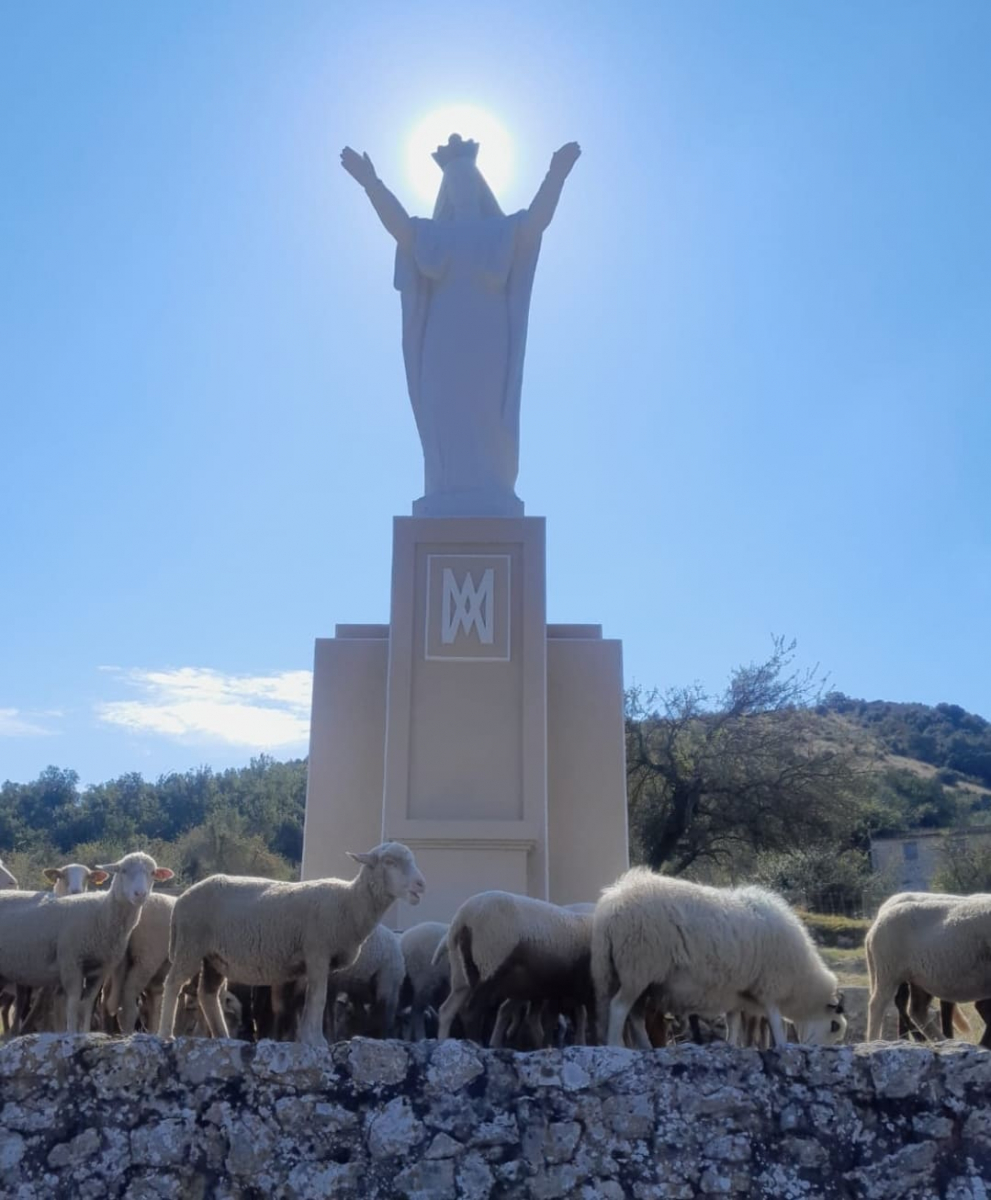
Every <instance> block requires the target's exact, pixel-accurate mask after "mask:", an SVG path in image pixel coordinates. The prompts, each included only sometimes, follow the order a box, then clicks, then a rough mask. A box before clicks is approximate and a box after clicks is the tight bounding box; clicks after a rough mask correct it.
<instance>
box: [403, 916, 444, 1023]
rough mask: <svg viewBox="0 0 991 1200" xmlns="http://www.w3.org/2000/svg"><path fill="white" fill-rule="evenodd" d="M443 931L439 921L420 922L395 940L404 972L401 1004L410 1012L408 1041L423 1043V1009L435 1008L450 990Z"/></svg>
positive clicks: (424, 1020)
mask: <svg viewBox="0 0 991 1200" xmlns="http://www.w3.org/2000/svg"><path fill="white" fill-rule="evenodd" d="M447 929H448V927H447V925H445V924H444V922H443V921H423V922H421V924H419V925H413V926H411V927H410V928H409V929H407V930H406V932H405V933H404V934H403V935H402V937H401V938H400V939H399V947H400V949H401V950H402V952H403V960H404V962H405V972H406V973H405V978H404V979H403V987H402V999H401V1003H402V1005H403V1007H404V1008H409V1010H410V1012H409V1020H408V1024H407V1036H408V1037H409V1039H410V1041H414V1042H419V1041H423V1039H424V1038H425V1037H426V1036H427V1026H426V1014H427V1010H428V1009H434V1010H435V1011H436V1010H437V1009H439V1008H440V1006H441V1004H442V1003H443V1001H444V1000H445V998H446V997H447V993H448V992H449V991H450V990H451V968H450V964H449V962H448V957H447V941H446V938H447ZM439 946H443V950H442V951H441V954H440V957H439V958H438V960H437V962H436V963H435V962H434V954H435V953H436V952H437V948H438V947H439Z"/></svg>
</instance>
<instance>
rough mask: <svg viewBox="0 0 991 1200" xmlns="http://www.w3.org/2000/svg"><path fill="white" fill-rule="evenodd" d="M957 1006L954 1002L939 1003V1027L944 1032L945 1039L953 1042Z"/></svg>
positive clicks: (944, 1001) (941, 1001)
mask: <svg viewBox="0 0 991 1200" xmlns="http://www.w3.org/2000/svg"><path fill="white" fill-rule="evenodd" d="M955 1007H956V1006H955V1005H954V1003H953V1001H952V1000H940V1002H939V1026H940V1029H941V1030H942V1031H943V1037H945V1038H948V1039H949V1040H950V1041H952V1040H953V1010H954V1008H955Z"/></svg>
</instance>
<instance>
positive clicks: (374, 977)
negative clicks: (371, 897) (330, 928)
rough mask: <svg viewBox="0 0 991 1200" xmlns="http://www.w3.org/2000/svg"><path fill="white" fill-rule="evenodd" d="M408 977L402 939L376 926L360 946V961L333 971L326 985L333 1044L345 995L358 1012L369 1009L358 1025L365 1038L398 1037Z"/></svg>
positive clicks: (329, 1031)
mask: <svg viewBox="0 0 991 1200" xmlns="http://www.w3.org/2000/svg"><path fill="white" fill-rule="evenodd" d="M405 974H406V962H405V960H404V959H403V951H402V947H401V946H400V945H399V935H398V934H396V933H393V931H392V930H391V929H387V928H386V927H385V926H384V925H376V926H375V928H374V929H373V930H372V932H371V933H370V934H369V935H368V937H367V938H366V939H365V940H364V942H363V943H362V945H361V950H360V951H359V952H358V957H357V958H356V959H355V960H354V962H353V963H352V964H351V966H349V967H344V968H342V969H341V970H340V971H331V973H330V978H329V980H328V985H327V994H328V996H329V998H330V1002H329V1003H328V1005H327V1012H326V1021H325V1024H326V1025H327V1027H328V1028H327V1032H328V1033H329V1034H330V1040H332V1041H336V1040H337V1037H338V1033H339V1029H338V1023H337V1013H336V1005H335V1003H334V1002H335V1000H336V999H337V997H339V996H340V995H341V994H342V993H343V994H344V995H346V996H347V998H348V1000H349V1001H350V1002H351V1004H352V1005H353V1006H354V1007H355V1008H363V1007H364V1005H366V1004H367V1005H368V1008H369V1011H368V1018H367V1020H364V1021H359V1025H360V1027H361V1031H362V1033H363V1034H364V1035H365V1036H366V1037H381V1038H387V1037H392V1036H393V1035H394V1033H395V1025H396V1013H397V1011H398V1009H399V991H400V988H401V987H402V985H403V977H404V976H405Z"/></svg>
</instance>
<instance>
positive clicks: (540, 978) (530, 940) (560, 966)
mask: <svg viewBox="0 0 991 1200" xmlns="http://www.w3.org/2000/svg"><path fill="white" fill-rule="evenodd" d="M591 931H592V916H591V914H590V913H587V912H572V911H570V910H568V909H566V908H561V907H559V906H558V905H556V904H549V903H547V902H546V901H545V900H537V899H534V898H533V897H530V896H518V895H516V894H514V893H512V892H497V891H492V892H479V893H478V894H477V895H475V896H471V897H470V898H469V899H468V900H466V901H465V902H464V904H462V905H461V907H460V908H459V909H458V911H457V912H456V913H455V914H454V919H453V920H452V921H451V925H450V928H449V929H448V932H447V937H446V939H445V942H444V943H443V944H442V946H438V948H437V950H436V952H435V953H434V958H433V962H434V964H435V965H437V964H439V962H440V959H441V957H442V955H443V947H446V950H447V954H448V957H449V959H450V974H451V991H450V994H449V995H448V997H447V999H446V1000H445V1001H444V1003H443V1004H442V1005H441V1008H440V1014H439V1021H438V1030H437V1037H438V1038H439V1039H440V1040H441V1041H443V1040H444V1039H445V1038H448V1037H450V1034H451V1024H452V1022H453V1021H454V1018H455V1017H456V1016H458V1015H459V1014H460V1013H461V1012H462V1010H463V1009H464V1010H465V1011H466V1015H467V1014H468V1013H469V1012H470V1013H472V1016H473V1017H474V1020H469V1022H467V1023H468V1025H469V1029H471V1030H472V1031H473V1032H477V1031H478V1029H479V1018H480V1017H481V1016H482V1015H484V1012H485V1009H486V1008H487V1007H490V1006H491V1005H492V1004H493V1003H495V1002H496V1001H501V1000H506V999H509V1000H516V1001H531V1002H532V1011H531V1018H530V1022H531V1029H532V1032H533V1035H534V1036H535V1037H536V1036H539V1037H540V1040H541V1041H542V1030H541V1033H540V1034H539V1035H538V1034H537V1023H538V1022H539V1021H540V1019H541V1012H540V1009H539V1006H540V1005H541V1004H544V1003H550V1004H555V1005H556V1006H557V1007H558V1009H559V1010H560V1009H564V1008H568V1009H571V1010H572V1011H573V1012H577V1010H578V1009H579V1007H580V1006H582V1005H585V1006H588V1005H591V1003H592V998H593V997H592V986H591V975H590V973H589V955H590V942H591ZM466 1006H467V1007H466ZM510 1016H511V1010H510V1008H504V1009H502V1011H501V1013H500V1015H499V1018H498V1019H497V1024H496V1028H495V1029H494V1030H493V1032H492V1036H491V1038H490V1045H493V1046H497V1045H501V1043H502V1039H503V1036H504V1034H505V1030H506V1026H507V1025H508V1023H509V1019H510ZM463 1019H464V1018H463Z"/></svg>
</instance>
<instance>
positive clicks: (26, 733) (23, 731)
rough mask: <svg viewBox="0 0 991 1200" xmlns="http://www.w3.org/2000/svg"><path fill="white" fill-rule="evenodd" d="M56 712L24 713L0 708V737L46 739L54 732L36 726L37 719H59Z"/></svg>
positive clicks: (17, 709) (58, 714)
mask: <svg viewBox="0 0 991 1200" xmlns="http://www.w3.org/2000/svg"><path fill="white" fill-rule="evenodd" d="M61 715H62V714H61V713H58V712H43V713H25V712H22V711H21V710H20V709H19V708H0V737H47V736H49V735H50V734H53V733H54V732H55V730H54V729H46V728H45V726H44V725H39V724H38V720H37V718H38V717H59V716H61Z"/></svg>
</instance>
